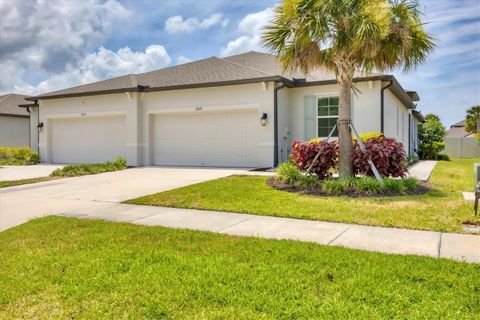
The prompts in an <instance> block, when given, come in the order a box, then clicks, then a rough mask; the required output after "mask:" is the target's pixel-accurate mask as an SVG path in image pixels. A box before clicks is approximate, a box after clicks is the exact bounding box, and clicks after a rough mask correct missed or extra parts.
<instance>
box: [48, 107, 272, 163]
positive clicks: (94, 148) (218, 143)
mask: <svg viewBox="0 0 480 320" xmlns="http://www.w3.org/2000/svg"><path fill="white" fill-rule="evenodd" d="M49 127H50V129H49V135H50V138H49V144H50V146H49V152H50V159H51V161H52V162H53V163H83V162H103V161H108V160H111V159H113V158H115V157H117V156H126V132H127V128H126V117H125V116H124V115H118V116H108V117H107V116H105V117H76V118H64V119H52V120H49ZM149 127H150V129H149V130H148V131H149V135H150V136H149V139H148V140H149V148H150V152H149V154H150V164H153V165H170V166H212V167H259V166H262V164H263V165H265V158H267V159H268V155H270V152H269V149H268V148H267V149H266V148H262V147H261V146H260V142H259V137H260V136H261V134H259V133H260V132H259V130H262V129H264V128H263V127H261V126H260V121H259V116H258V110H257V109H247V110H229V111H209V112H184V113H161V114H152V115H151V116H150V125H149ZM266 152H267V156H265V153H266ZM262 159H263V162H262ZM138 165H142V164H138Z"/></svg>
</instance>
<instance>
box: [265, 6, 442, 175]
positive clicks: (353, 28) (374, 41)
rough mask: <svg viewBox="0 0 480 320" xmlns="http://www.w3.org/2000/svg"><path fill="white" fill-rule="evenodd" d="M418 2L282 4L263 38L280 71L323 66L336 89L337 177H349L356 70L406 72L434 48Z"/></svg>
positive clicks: (305, 69)
mask: <svg viewBox="0 0 480 320" xmlns="http://www.w3.org/2000/svg"><path fill="white" fill-rule="evenodd" d="M420 16H421V13H420V10H419V4H418V2H417V1H407V0H284V1H283V3H282V4H280V5H279V6H278V7H276V9H275V14H274V18H273V20H272V23H271V25H269V26H267V27H266V29H265V32H264V35H263V41H264V45H265V46H266V47H267V48H269V49H270V50H271V51H272V52H273V53H274V54H275V55H277V56H278V59H279V62H280V64H281V65H282V67H283V68H284V70H285V71H297V70H300V71H302V72H304V73H309V72H310V71H312V70H314V69H316V68H320V67H322V68H325V69H327V70H329V71H332V72H334V73H335V75H336V78H337V82H338V84H339V86H340V94H339V118H338V133H339V137H338V142H339V148H340V155H339V173H340V178H348V177H350V176H351V175H352V162H351V158H350V157H351V153H352V135H351V132H350V129H349V124H350V121H351V114H352V100H351V93H352V88H353V76H354V72H355V70H359V69H361V70H364V71H367V72H369V71H372V70H377V71H386V70H391V69H393V68H396V67H401V68H403V69H404V70H405V71H408V70H410V69H412V68H414V67H416V66H417V65H418V64H420V63H421V62H423V61H424V60H425V58H426V56H427V54H428V53H429V52H430V51H431V50H432V49H433V47H434V41H433V38H432V37H431V36H430V35H428V34H427V33H426V32H425V31H424V30H423V24H422V22H421V19H420Z"/></svg>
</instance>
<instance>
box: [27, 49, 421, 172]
mask: <svg viewBox="0 0 480 320" xmlns="http://www.w3.org/2000/svg"><path fill="white" fill-rule="evenodd" d="M355 81H356V83H355V87H356V89H357V90H356V93H354V94H352V95H353V99H352V100H353V110H352V113H353V114H352V117H353V123H354V125H355V127H356V129H357V131H358V132H372V131H375V132H384V133H385V135H387V136H390V137H393V138H396V139H397V140H398V141H400V142H402V143H403V144H404V145H405V149H406V151H407V152H409V150H413V149H412V146H414V144H415V143H416V142H414V141H415V140H414V139H413V137H412V136H413V135H414V134H412V128H411V124H412V123H413V122H412V121H411V115H412V114H413V113H412V112H413V109H414V108H415V104H414V101H418V100H419V98H418V95H417V94H416V93H415V92H406V91H405V90H404V89H403V88H402V86H401V85H400V84H399V83H398V81H397V80H396V79H395V77H394V76H392V75H384V74H369V75H367V74H363V73H357V74H356V76H355ZM338 94H339V86H338V85H337V83H336V80H335V77H334V75H333V74H330V73H325V72H323V71H320V70H319V71H318V72H314V73H311V74H309V75H307V76H304V75H302V74H286V73H284V72H282V71H281V68H280V66H279V64H278V62H277V60H276V58H275V57H274V56H272V55H269V54H263V53H258V52H249V53H245V54H239V55H235V56H230V57H225V58H217V57H212V58H208V59H204V60H199V61H195V62H191V63H186V64H182V65H177V66H174V67H169V68H165V69H160V70H157V71H152V72H147V73H142V74H135V75H134V74H131V75H126V76H122V77H118V78H114V79H109V80H105V81H100V82H96V83H91V84H86V85H82V86H78V87H74V88H68V89H64V90H60V91H56V92H51V93H46V94H43V95H39V96H37V97H33V98H31V99H30V100H31V101H33V102H34V103H33V104H32V105H30V106H29V107H30V108H29V109H30V111H31V114H32V118H31V119H32V122H33V124H32V127H33V126H39V130H38V131H37V130H33V132H34V134H36V133H37V132H39V137H38V138H39V145H38V147H39V150H40V155H41V158H42V160H43V161H45V162H52V163H78V162H94V161H105V160H109V159H112V158H113V157H115V156H119V155H121V156H125V157H126V158H127V161H128V165H131V166H142V165H181V166H225V167H272V166H275V165H276V164H278V163H279V162H282V161H285V160H287V158H288V155H289V153H290V146H291V143H292V142H293V141H294V140H297V139H299V140H304V141H306V140H309V139H311V138H315V137H326V136H327V135H328V133H329V131H330V130H331V129H332V127H333V125H334V124H335V123H336V121H337V118H338ZM32 141H34V143H35V141H37V140H36V139H32Z"/></svg>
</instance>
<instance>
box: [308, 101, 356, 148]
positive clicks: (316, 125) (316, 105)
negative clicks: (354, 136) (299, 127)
mask: <svg viewBox="0 0 480 320" xmlns="http://www.w3.org/2000/svg"><path fill="white" fill-rule="evenodd" d="M331 97H335V98H338V100H339V105H338V112H339V113H340V94H339V93H337V94H336V95H335V94H332V93H330V94H327V93H326V94H325V95H321V96H318V95H317V96H315V98H316V103H315V120H316V121H315V129H316V131H315V133H316V136H317V138H320V139H323V138H327V137H326V136H325V137H319V136H318V119H335V118H337V119H338V115H336V116H319V115H318V99H319V98H331ZM352 113H353V112H352ZM337 132H338V128H337ZM330 138H332V139H333V138H338V136H331V137H330Z"/></svg>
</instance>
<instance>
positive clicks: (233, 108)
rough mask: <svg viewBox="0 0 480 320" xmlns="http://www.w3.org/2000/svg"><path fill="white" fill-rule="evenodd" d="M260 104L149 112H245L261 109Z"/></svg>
mask: <svg viewBox="0 0 480 320" xmlns="http://www.w3.org/2000/svg"><path fill="white" fill-rule="evenodd" d="M259 108H260V106H259V105H258V104H235V105H219V106H201V105H198V106H191V107H180V108H168V109H152V110H148V111H147V113H148V114H149V115H150V114H169V113H196V112H224V111H236V110H238V111H244V110H255V109H259Z"/></svg>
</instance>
